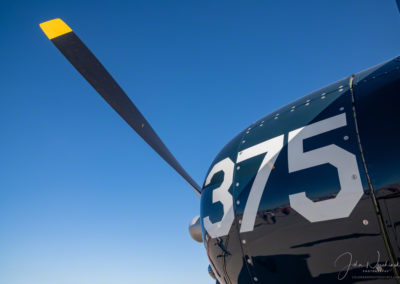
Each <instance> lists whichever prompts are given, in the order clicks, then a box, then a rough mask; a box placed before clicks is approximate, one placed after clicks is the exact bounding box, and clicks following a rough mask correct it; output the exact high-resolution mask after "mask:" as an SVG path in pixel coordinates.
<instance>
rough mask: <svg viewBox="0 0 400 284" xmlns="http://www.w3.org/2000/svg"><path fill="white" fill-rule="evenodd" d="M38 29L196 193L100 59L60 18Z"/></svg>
mask: <svg viewBox="0 0 400 284" xmlns="http://www.w3.org/2000/svg"><path fill="white" fill-rule="evenodd" d="M40 28H41V29H42V30H43V32H44V33H45V34H46V36H47V37H48V38H49V39H50V40H51V41H52V42H53V43H54V45H55V46H56V47H57V48H58V49H59V50H60V51H61V53H62V54H63V55H64V56H65V57H66V58H67V59H68V61H69V62H71V64H72V65H73V66H74V67H75V68H76V69H77V70H78V71H79V73H81V74H82V76H83V77H84V78H85V79H86V80H87V81H88V82H89V83H90V84H91V85H92V87H93V88H95V89H96V91H97V92H98V93H99V94H100V95H101V96H102V97H103V98H104V99H105V100H106V102H107V103H109V104H110V105H111V107H112V108H113V109H114V110H115V111H116V112H117V113H118V114H119V115H120V116H121V117H122V118H123V119H124V120H125V121H126V122H127V123H128V124H129V125H130V126H131V127H132V128H133V129H134V130H135V131H136V132H137V133H138V134H139V135H140V136H141V137H142V138H143V139H144V141H146V142H147V144H149V145H150V146H151V147H152V148H153V149H154V150H155V151H156V152H157V153H158V154H159V155H160V156H161V157H162V158H163V159H164V160H165V161H166V162H167V163H168V164H169V165H170V166H171V167H173V168H174V169H175V170H176V171H177V172H178V173H179V174H180V175H181V176H182V177H183V178H184V179H185V180H186V181H187V182H188V183H189V184H190V185H191V186H192V187H193V188H194V190H195V192H196V194H197V195H198V196H200V192H201V188H200V186H199V185H198V184H197V183H196V182H195V181H194V180H193V179H192V178H191V177H190V175H189V174H188V173H187V172H186V171H185V169H184V168H183V167H182V166H181V165H180V164H179V162H178V161H177V160H176V159H175V157H174V156H173V155H172V153H171V152H170V151H169V150H168V148H167V147H166V146H165V145H164V143H163V142H162V141H161V139H160V138H159V137H158V135H157V133H156V132H155V131H154V130H153V128H152V127H151V125H150V124H149V123H148V122H147V120H146V119H145V118H144V116H143V115H142V114H141V113H140V111H139V110H138V109H137V107H136V106H135V105H134V104H133V102H132V101H131V100H130V99H129V97H128V96H127V95H126V94H125V92H124V91H123V90H122V89H121V87H120V86H119V85H118V84H117V82H116V81H115V80H114V79H113V77H112V76H111V75H110V74H109V73H108V71H107V70H106V69H105V68H104V66H103V65H102V64H101V63H100V61H99V60H98V59H97V58H96V57H95V56H94V55H93V53H92V52H91V51H90V50H89V49H88V48H87V47H86V45H85V44H84V43H83V42H82V41H81V40H80V39H79V38H78V36H77V35H75V33H74V32H73V31H72V30H71V28H70V27H69V26H68V25H67V24H65V23H64V22H63V21H62V20H61V19H54V20H51V21H47V22H44V23H41V24H40Z"/></svg>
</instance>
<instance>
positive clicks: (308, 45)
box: [0, 0, 400, 284]
mask: <svg viewBox="0 0 400 284" xmlns="http://www.w3.org/2000/svg"><path fill="white" fill-rule="evenodd" d="M58 17H59V18H62V19H63V20H64V21H65V22H67V24H69V25H70V26H71V28H72V29H73V30H74V31H75V32H76V33H77V35H78V36H79V37H80V38H81V39H82V40H83V41H84V42H85V43H86V44H87V45H88V47H89V48H90V49H91V50H92V51H93V52H94V53H95V54H96V56H97V57H98V58H99V59H100V61H102V62H103V64H104V65H105V67H106V68H107V69H108V70H109V71H110V73H111V74H112V75H113V76H114V78H116V79H117V81H118V82H119V83H120V85H121V86H122V88H123V89H124V90H125V91H126V93H127V94H128V95H129V96H130V98H131V99H132V100H133V101H134V102H135V104H136V105H137V106H138V107H139V109H140V110H141V111H142V113H143V114H144V115H145V116H146V117H147V119H148V120H149V122H150V123H151V124H152V125H153V127H154V129H156V131H157V132H158V133H159V135H160V137H161V138H162V139H163V140H164V141H165V143H166V145H167V146H168V147H169V148H170V150H171V151H172V152H173V153H174V154H175V156H176V157H177V159H178V160H179V161H180V162H181V164H182V165H183V166H184V167H185V168H186V169H187V171H188V172H189V173H190V174H191V175H192V176H193V178H194V179H195V180H196V181H197V182H198V183H200V184H201V183H202V182H203V179H204V177H205V174H206V171H207V169H208V167H209V165H210V163H211V161H212V160H213V158H214V157H215V155H216V154H217V153H218V151H219V150H220V149H221V148H222V147H223V146H224V144H225V143H227V142H228V141H229V140H230V139H231V138H232V137H233V136H235V135H236V134H237V133H238V132H239V131H241V130H242V129H243V128H245V127H246V126H247V125H249V124H251V123H252V122H253V121H255V120H257V119H259V118H260V117H261V116H263V115H266V114H268V113H269V112H271V111H273V110H274V109H276V108H278V107H280V106H282V105H285V104H287V103H289V102H290V101H292V100H295V99H296V98H298V97H300V96H303V95H305V94H307V93H309V92H311V91H313V90H316V89H318V88H320V87H323V86H324V85H327V84H329V83H331V82H333V81H336V80H338V79H340V78H342V77H345V76H348V75H351V74H352V73H355V72H358V71H361V70H363V69H365V68H368V67H370V66H372V65H375V64H378V63H380V62H382V61H384V60H387V59H390V58H392V57H394V56H396V55H398V54H399V50H400V36H399V35H400V16H399V14H398V11H397V8H396V6H395V1H394V0H393V1H391V0H386V1H382V0H368V1H367V0H352V1H348V0H346V1H345V0H330V1H317V0H314V1H295V0H293V1H272V0H268V1H267V0H264V1H260V0H256V1H188V0H185V1H150V0H148V1H108V2H106V1H26V2H21V1H3V2H2V3H1V4H0V31H1V37H0V59H1V62H2V68H0V78H1V79H0V80H1V81H0V83H1V84H0V91H1V98H2V102H1V104H0V129H1V130H2V136H1V138H2V139H1V140H0V155H1V158H2V162H1V163H0V177H1V178H0V251H1V254H0V283H8V284H16V283H21V284H22V283H24V284H27V283H28V284H30V283H41V284H45V283H49V284H50V283H52V284H54V283H57V284H58V283H60V284H61V283H65V284H67V283H68V284H70V283H75V284H79V283H95V284H100V283H101V284H102V283H140V284H146V283H151V284H154V283H157V284H159V283H168V284H169V283H193V284H196V283H199V284H200V283H201V284H203V283H214V281H212V280H211V278H210V277H209V276H208V273H207V266H208V260H207V256H206V253H205V250H204V246H203V245H202V244H199V243H196V242H194V241H192V239H191V238H190V236H189V233H188V230H187V229H188V223H189V221H190V220H191V219H192V218H193V217H194V216H195V215H198V214H199V200H198V199H197V197H196V196H195V195H194V193H193V192H192V190H191V188H190V186H188V185H187V184H186V183H185V181H183V180H182V179H181V178H180V176H179V175H177V174H176V173H175V172H174V171H173V170H172V169H171V168H170V167H169V166H168V165H167V164H166V163H165V162H164V161H162V160H161V159H160V158H159V157H158V156H157V154H155V153H154V152H153V151H152V150H151V148H150V147H148V146H147V145H146V144H145V143H144V142H143V141H142V140H141V139H140V138H139V136H138V135H136V134H135V133H134V132H133V131H132V130H131V129H130V128H129V127H128V126H127V125H126V124H125V122H123V121H122V119H120V118H119V117H118V115H117V114H116V113H114V112H113V111H112V110H111V108H110V107H109V106H107V105H106V103H105V102H104V101H103V100H102V99H101V98H100V97H99V96H98V95H97V94H96V93H95V91H94V90H93V89H92V88H91V87H90V86H89V85H88V84H87V83H86V81H85V80H83V79H82V78H81V76H80V75H79V74H78V72H76V71H75V70H74V69H73V67H72V66H71V65H70V64H69V63H68V62H67V61H66V60H65V59H64V57H63V56H62V55H61V54H60V53H59V51H58V50H57V49H56V48H55V47H54V46H53V45H52V44H51V43H50V42H49V41H48V40H47V38H46V37H45V36H44V34H43V33H42V32H41V30H40V29H39V26H38V25H39V23H41V22H43V21H46V20H50V19H53V18H58Z"/></svg>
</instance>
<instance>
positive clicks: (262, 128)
mask: <svg viewBox="0 0 400 284" xmlns="http://www.w3.org/2000/svg"><path fill="white" fill-rule="evenodd" d="M399 68H400V61H399V59H398V58H396V59H393V60H391V61H388V62H386V63H383V64H381V65H378V66H376V67H373V68H371V69H369V70H366V71H363V72H361V73H359V74H357V75H355V76H351V77H348V78H344V79H342V80H340V81H338V82H336V83H333V84H331V85H329V86H327V87H325V88H323V89H321V90H318V91H316V92H314V93H311V94H309V95H307V96H305V97H303V98H301V99H299V100H297V101H295V102H293V103H291V104H289V105H287V106H285V107H283V108H281V109H279V110H278V111H276V112H274V113H272V114H270V115H268V116H266V117H264V118H262V119H260V120H259V121H257V122H255V123H253V124H252V125H250V126H249V127H248V128H246V129H245V130H243V131H242V132H241V133H240V134H239V135H237V136H236V137H235V138H234V139H233V140H232V141H230V142H229V143H228V144H227V145H226V146H225V147H224V148H223V149H222V151H221V152H220V153H219V154H218V155H217V157H216V158H215V160H214V161H213V163H212V165H211V167H210V170H209V172H208V174H207V176H209V173H210V172H211V170H212V169H213V168H214V166H215V165H217V164H218V163H219V162H221V161H223V160H224V159H226V158H229V159H230V160H231V161H232V162H233V163H234V168H233V177H232V183H231V185H230V187H229V191H228V192H227V193H224V194H225V195H224V198H225V200H229V202H230V199H229V198H231V200H232V202H231V203H229V202H226V201H224V202H225V206H229V204H232V205H231V207H232V210H233V212H234V213H233V216H234V219H233V221H232V225H231V226H230V228H229V225H230V223H229V219H224V218H227V217H224V216H228V215H229V214H230V213H229V212H228V209H230V208H224V202H219V201H218V198H217V197H220V196H222V195H218V196H217V194H216V193H214V191H217V190H218V188H219V187H220V186H221V184H223V182H224V179H226V178H229V175H228V174H227V172H223V171H218V170H217V171H216V172H215V174H213V176H212V178H211V179H210V180H209V181H208V182H207V181H206V182H205V183H204V184H205V185H206V186H204V185H203V190H202V194H201V214H200V221H201V227H202V234H203V242H204V245H205V247H206V250H207V254H208V257H209V260H210V265H211V268H212V270H213V272H214V275H215V276H216V278H217V279H218V281H219V283H232V284H233V283H336V282H340V283H358V282H365V283H382V282H384V283H396V273H397V272H396V269H395V268H393V266H395V267H396V266H397V265H396V262H397V260H398V259H399V258H400V160H399V157H400V147H399V146H398V140H397V138H399V137H400V115H399V113H398V107H399V105H400V93H399V91H400V70H399ZM337 119H341V121H342V124H341V126H339V127H331V128H332V129H325V130H321V129H319V130H318V129H317V128H318V127H319V125H320V124H321V123H319V122H321V121H327V122H329V123H330V121H334V120H335V121H336V120H337ZM329 123H328V124H329ZM311 125H314V126H312V127H314V128H315V129H317V130H315V131H317V134H316V135H311V136H309V137H308V138H307V136H306V137H305V138H304V141H303V142H302V143H303V144H302V146H301V147H302V149H301V148H300V152H304V153H302V155H304V156H299V157H305V155H306V154H307V153H311V152H312V151H314V153H316V159H320V160H321V162H320V163H319V164H315V163H314V164H312V163H311V164H310V165H308V166H307V165H306V166H304V167H303V168H302V169H300V170H294V167H295V164H296V163H297V164H299V163H298V161H299V159H297V158H296V159H295V158H293V157H294V156H293V155H294V154H293V153H294V152H293V151H294V150H293V149H294V147H295V146H293V145H294V141H295V140H293V141H292V142H290V143H289V142H288V141H289V136H290V134H289V133H294V134H296V133H295V132H292V131H294V130H296V129H299V128H302V127H304V126H310V127H309V128H310V129H311V128H312V127H311ZM317 126H318V127H317ZM321 127H323V126H321ZM321 127H320V128H321ZM305 129H306V128H304V129H302V130H301V129H300V132H297V135H299V133H300V135H301V133H302V131H304V133H306V130H305ZM318 131H319V132H318ZM294 134H292V138H293V135H294ZM281 135H283V147H282V148H281V150H280V152H279V153H278V155H277V157H276V160H275V161H272V160H271V161H272V163H270V165H269V166H270V167H271V170H270V174H269V176H268V177H267V182H266V185H265V186H264V187H263V188H262V189H263V191H262V195H261V199H260V201H259V205H258V210H257V212H256V215H255V221H254V226H253V227H252V226H251V225H252V224H251V222H250V225H249V223H248V221H247V219H246V218H247V217H246V218H244V215H246V214H247V213H246V214H245V210H246V205H247V203H248V202H249V199H251V198H253V197H251V198H249V196H250V195H251V192H252V191H255V189H252V187H253V184H254V183H255V180H256V177H257V173H258V171H259V168H260V164H261V163H262V162H263V159H264V157H265V153H264V154H262V155H254V157H252V158H251V159H247V160H244V161H241V162H238V161H240V157H239V155H241V154H243V153H244V152H245V150H246V149H248V148H249V147H252V146H255V145H257V144H259V143H262V142H264V141H268V140H269V139H272V138H275V137H280V136H281ZM293 139H295V138H293ZM291 143H293V144H291ZM360 143H361V144H360ZM318 149H319V150H318ZM321 149H330V150H332V149H335V150H337V151H338V153H342V154H343V155H344V156H345V157H348V158H349V159H350V160H351V161H354V163H353V165H352V166H351V169H352V170H351V171H348V170H343V169H347V168H348V167H350V166H349V163H347V162H345V161H341V160H340V155H336V157H335V155H333V156H332V155H331V156H329V157H325V154H323V153H322V152H321V154H320V155H318V153H319V152H318V151H322V150H321ZM338 149H339V150H338ZM316 150H317V151H316ZM327 151H328V150H327ZM332 151H333V150H332ZM324 159H325V160H324ZM329 159H331V160H332V161H333V160H334V159H336V160H338V162H336V164H335V162H329ZM324 161H325V162H324ZM300 164H301V161H300ZM305 164H306V163H305ZM338 165H339V166H338ZM300 166H301V165H300ZM265 167H267V165H265ZM346 167H347V168H346ZM341 169H342V170H341ZM214 171H215V169H214ZM260 171H261V168H260ZM289 171H290V172H289ZM344 180H345V182H348V183H349V184H351V183H352V184H353V185H354V186H352V187H351V186H350V187H347V189H346V190H345V182H344ZM357 184H359V186H360V191H359V195H357V194H358V193H357V192H356V191H355V190H354V187H356V185H357ZM352 190H353V191H352ZM301 192H305V196H306V197H307V198H308V199H310V202H309V203H310V204H308V205H304V204H306V203H305V202H299V204H300V205H296V206H297V207H295V208H296V209H294V208H293V207H294V206H293V204H295V200H294V199H296V198H297V197H299V195H298V193H301ZM339 193H340V194H339ZM218 194H220V193H218ZM221 194H222V193H221ZM296 194H297V197H296V198H294V199H293V196H296ZM346 194H347V195H346ZM339 195H342V196H341V197H340V196H339ZM289 196H291V197H289ZM343 196H344V198H342V197H343ZM213 198H214V200H213ZM329 200H331V201H332V202H333V203H331V204H334V206H333V207H332V206H328V204H329V202H327V201H329ZM339 200H342V201H339ZM351 200H353V201H351ZM319 202H324V203H319ZM318 203H319V204H320V205H321V204H323V206H319V207H318ZM302 204H303V205H304V206H306V207H307V206H308V207H313V206H314V205H316V206H315V207H316V208H317V209H315V210H314V211H312V212H311V213H310V214H309V215H307V214H306V213H305V212H304V211H302V210H300V209H299V206H303V205H302ZM325 204H326V206H325ZM349 206H350V207H349ZM308 207H307V208H308ZM349 208H350V210H349ZM325 209H326V212H324V211H325ZM347 211H348V213H346V212H347ZM324 214H325V215H324ZM332 214H333V215H332ZM335 214H336V215H335ZM342 215H345V216H342ZM310 216H311V217H310ZM326 216H328V217H326ZM329 216H333V217H331V218H330V219H329ZM335 216H336V217H335ZM313 218H315V219H313ZM318 218H319V219H318ZM321 218H322V219H321ZM324 218H325V219H327V220H324ZM205 219H209V221H207V222H209V223H214V224H219V223H218V222H220V221H221V220H223V219H224V220H228V221H227V222H228V223H229V224H228V227H227V228H229V231H228V232H227V233H226V234H225V235H224V233H223V232H222V231H219V232H222V233H220V234H219V235H218V234H217V235H215V233H212V234H210V231H211V230H210V229H209V231H207V230H206V228H205V227H206V226H205ZM245 222H246V226H250V227H251V228H252V229H250V230H247V231H246V230H245V229H243V228H242V227H245V225H243V224H244V223H245ZM220 223H221V224H223V225H224V222H220ZM225 223H226V222H225ZM225 225H226V224H225ZM208 226H210V225H208ZM208 228H210V227H208ZM241 228H242V229H241ZM216 230H217V232H218V229H216ZM240 230H242V232H241V231H240ZM213 234H214V235H213Z"/></svg>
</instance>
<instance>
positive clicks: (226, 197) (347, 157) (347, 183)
mask: <svg viewBox="0 0 400 284" xmlns="http://www.w3.org/2000/svg"><path fill="white" fill-rule="evenodd" d="M346 125H347V122H346V114H345V113H342V114H340V115H337V116H333V117H330V118H327V119H324V120H321V121H319V122H316V123H313V124H310V125H307V126H304V127H301V128H298V129H296V130H293V131H290V132H289V133H288V166H289V173H292V172H296V171H300V170H304V169H307V168H311V167H315V166H319V165H323V164H330V165H332V166H334V167H335V168H336V169H337V172H338V177H339V182H340V190H339V192H338V194H337V195H336V197H335V198H332V199H329V200H323V201H317V202H314V201H312V200H310V199H309V198H307V196H306V193H305V192H300V193H296V194H291V195H289V201H290V206H291V207H292V208H293V209H294V210H296V211H297V212H298V213H299V214H301V215H302V216H303V217H305V218H306V219H307V220H309V221H310V222H320V221H327V220H333V219H339V218H346V217H348V216H349V215H350V213H351V212H352V211H353V209H354V208H355V207H356V205H357V203H358V201H359V200H360V199H361V197H362V195H363V193H364V192H363V188H362V184H361V180H360V178H359V177H360V174H359V170H358V165H357V160H356V156H355V155H354V154H352V153H350V152H348V151H346V150H344V149H343V148H341V147H338V146H337V145H335V144H331V145H328V146H325V147H321V148H318V149H314V150H312V151H308V152H304V151H303V141H304V139H307V138H310V137H313V136H316V135H319V134H322V133H325V132H328V131H331V130H334V129H336V128H340V127H343V126H346ZM283 145H284V135H283V134H282V135H279V136H277V137H274V138H272V139H269V140H267V141H264V142H261V143H259V144H257V145H254V146H252V147H249V148H247V149H245V150H242V151H241V152H240V153H239V154H238V157H237V160H236V164H239V163H241V162H243V161H245V160H247V159H251V158H253V157H256V156H258V155H261V154H264V155H265V156H264V159H263V161H262V162H261V165H260V167H259V169H258V171H257V175H256V177H255V179H254V182H253V185H252V187H251V189H250V193H249V197H248V199H247V203H246V207H245V210H244V214H243V219H242V224H241V227H240V232H249V231H252V230H253V229H254V223H255V219H256V215H257V211H258V207H259V205H260V201H261V197H262V194H263V192H264V190H265V186H266V184H267V181H268V178H269V175H270V173H271V170H272V167H273V165H274V163H275V161H276V159H277V157H278V155H279V153H280V151H281V150H282V148H283ZM234 167H235V164H234V163H233V162H232V161H231V159H230V158H225V159H224V160H222V161H220V162H219V163H217V164H215V165H214V167H213V168H212V169H211V171H210V173H209V175H208V176H207V179H206V183H205V186H207V185H208V184H209V183H210V182H211V179H212V177H213V176H214V175H215V174H217V173H218V172H221V171H222V172H223V173H224V180H223V182H222V184H221V185H220V186H219V187H218V188H216V189H214V190H213V192H212V202H213V203H216V202H221V203H222V205H223V216H222V218H221V220H220V221H219V222H215V223H212V222H211V221H210V218H209V217H208V216H207V217H204V218H203V224H204V227H205V229H206V230H207V232H208V233H209V234H210V236H211V237H213V238H216V237H221V236H225V235H227V234H228V233H229V230H230V228H231V226H232V222H233V220H234V211H233V198H232V195H231V194H230V193H229V191H228V190H229V188H230V187H231V185H232V182H233V171H234Z"/></svg>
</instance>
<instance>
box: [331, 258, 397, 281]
mask: <svg viewBox="0 0 400 284" xmlns="http://www.w3.org/2000/svg"><path fill="white" fill-rule="evenodd" d="M376 253H377V260H376V262H374V263H373V262H370V261H366V262H361V261H359V260H357V259H354V258H353V254H352V253H351V252H348V251H347V252H344V253H342V254H341V255H339V256H338V257H337V258H336V260H335V262H334V265H335V267H337V265H338V262H340V263H345V265H344V266H343V267H342V268H341V270H340V271H339V273H338V277H337V278H338V280H343V279H345V278H346V276H347V275H348V273H349V271H350V270H351V269H358V270H360V271H361V272H364V273H385V272H389V269H388V268H393V267H400V264H399V262H397V263H395V264H392V263H390V262H388V261H385V262H381V261H380V260H381V254H380V252H379V251H376Z"/></svg>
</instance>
